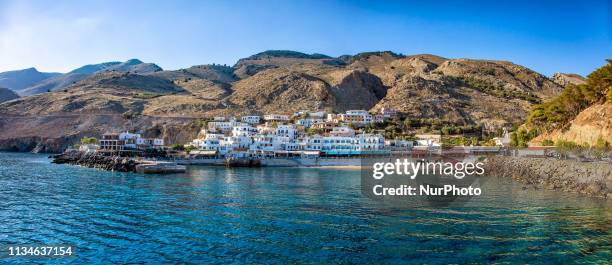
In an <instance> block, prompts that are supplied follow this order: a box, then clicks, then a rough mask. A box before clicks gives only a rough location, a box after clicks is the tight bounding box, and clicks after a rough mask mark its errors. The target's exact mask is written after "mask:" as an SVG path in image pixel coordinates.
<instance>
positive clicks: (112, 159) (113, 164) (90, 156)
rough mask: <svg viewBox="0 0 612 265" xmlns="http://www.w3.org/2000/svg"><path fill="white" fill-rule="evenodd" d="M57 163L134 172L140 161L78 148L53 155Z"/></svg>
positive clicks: (54, 161)
mask: <svg viewBox="0 0 612 265" xmlns="http://www.w3.org/2000/svg"><path fill="white" fill-rule="evenodd" d="M53 163H55V164H70V165H79V166H84V167H91V168H99V169H104V170H111V171H121V172H133V171H135V170H136V165H138V163H137V162H136V161H134V159H131V158H128V157H119V156H106V155H102V154H100V153H93V152H90V153H86V152H79V151H76V150H72V151H66V152H64V153H62V154H59V155H55V156H53Z"/></svg>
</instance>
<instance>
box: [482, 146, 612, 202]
mask: <svg viewBox="0 0 612 265" xmlns="http://www.w3.org/2000/svg"><path fill="white" fill-rule="evenodd" d="M485 172H486V173H487V175H490V176H494V177H510V178H512V179H514V180H516V181H518V182H520V183H523V184H525V185H531V186H535V187H541V188H546V189H551V190H560V191H566V192H575V193H581V194H585V195H588V196H593V197H601V198H608V199H612V165H611V164H610V163H605V162H580V161H575V160H559V159H554V158H525V157H506V156H493V157H489V158H488V159H487V163H486V164H485Z"/></svg>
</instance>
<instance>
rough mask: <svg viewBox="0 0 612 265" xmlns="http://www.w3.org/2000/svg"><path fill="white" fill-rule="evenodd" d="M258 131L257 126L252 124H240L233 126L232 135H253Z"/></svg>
mask: <svg viewBox="0 0 612 265" xmlns="http://www.w3.org/2000/svg"><path fill="white" fill-rule="evenodd" d="M256 133H257V128H255V127H253V126H251V125H246V124H242V125H238V126H234V127H232V136H234V137H251V136H253V135H255V134H256Z"/></svg>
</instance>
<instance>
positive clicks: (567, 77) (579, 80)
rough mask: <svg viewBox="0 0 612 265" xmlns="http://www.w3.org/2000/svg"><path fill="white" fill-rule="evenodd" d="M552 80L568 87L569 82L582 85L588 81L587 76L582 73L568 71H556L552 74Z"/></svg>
mask: <svg viewBox="0 0 612 265" xmlns="http://www.w3.org/2000/svg"><path fill="white" fill-rule="evenodd" d="M552 80H553V82H555V83H557V84H558V85H560V86H562V87H566V86H567V85H569V84H573V85H582V84H584V83H586V78H584V77H582V76H581V75H577V74H566V73H555V74H554V75H553V76H552Z"/></svg>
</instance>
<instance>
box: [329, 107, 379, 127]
mask: <svg viewBox="0 0 612 265" xmlns="http://www.w3.org/2000/svg"><path fill="white" fill-rule="evenodd" d="M336 119H337V120H338V121H339V122H346V123H354V124H368V123H372V122H373V121H374V120H373V118H372V115H371V114H370V113H369V112H368V111H366V110H348V111H346V113H344V114H338V116H337V118H336Z"/></svg>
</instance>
